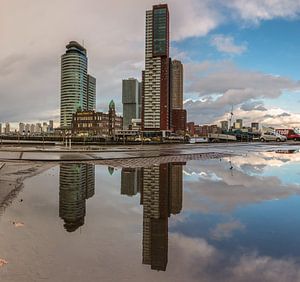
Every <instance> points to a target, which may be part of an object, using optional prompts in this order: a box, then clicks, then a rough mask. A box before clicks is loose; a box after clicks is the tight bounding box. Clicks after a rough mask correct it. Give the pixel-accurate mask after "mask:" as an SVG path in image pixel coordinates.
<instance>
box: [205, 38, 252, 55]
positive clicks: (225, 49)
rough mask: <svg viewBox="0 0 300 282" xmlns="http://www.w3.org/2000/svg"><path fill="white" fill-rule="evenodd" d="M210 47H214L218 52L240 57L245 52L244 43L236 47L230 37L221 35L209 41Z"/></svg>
mask: <svg viewBox="0 0 300 282" xmlns="http://www.w3.org/2000/svg"><path fill="white" fill-rule="evenodd" d="M211 45H212V46H214V47H216V49H217V50H218V51H219V52H222V53H227V54H231V55H240V54H242V53H244V52H245V51H246V50H247V45H246V43H243V44H241V45H237V44H236V43H235V42H234V38H233V37H232V36H225V35H222V34H218V35H214V36H213V37H212V39H211Z"/></svg>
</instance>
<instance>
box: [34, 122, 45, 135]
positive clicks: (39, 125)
mask: <svg viewBox="0 0 300 282" xmlns="http://www.w3.org/2000/svg"><path fill="white" fill-rule="evenodd" d="M42 131H43V128H42V125H41V124H40V123H37V124H36V125H35V133H37V134H41V133H42Z"/></svg>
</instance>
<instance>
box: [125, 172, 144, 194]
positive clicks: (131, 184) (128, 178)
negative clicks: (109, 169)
mask: <svg viewBox="0 0 300 282" xmlns="http://www.w3.org/2000/svg"><path fill="white" fill-rule="evenodd" d="M141 181H142V169H140V168H123V169H122V172H121V194H122V195H127V196H134V195H136V194H137V193H138V192H140V191H141Z"/></svg>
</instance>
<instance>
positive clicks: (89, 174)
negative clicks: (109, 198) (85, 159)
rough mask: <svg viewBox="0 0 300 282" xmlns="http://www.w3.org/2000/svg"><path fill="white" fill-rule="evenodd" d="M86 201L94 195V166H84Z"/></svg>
mask: <svg viewBox="0 0 300 282" xmlns="http://www.w3.org/2000/svg"><path fill="white" fill-rule="evenodd" d="M85 166H86V199H89V198H92V197H93V196H94V195H95V165H92V164H86V165H85Z"/></svg>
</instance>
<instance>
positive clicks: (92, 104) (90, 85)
mask: <svg viewBox="0 0 300 282" xmlns="http://www.w3.org/2000/svg"><path fill="white" fill-rule="evenodd" d="M86 109H87V110H88V111H96V78H95V77H93V76H91V75H89V74H88V76H87V108H86Z"/></svg>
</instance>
